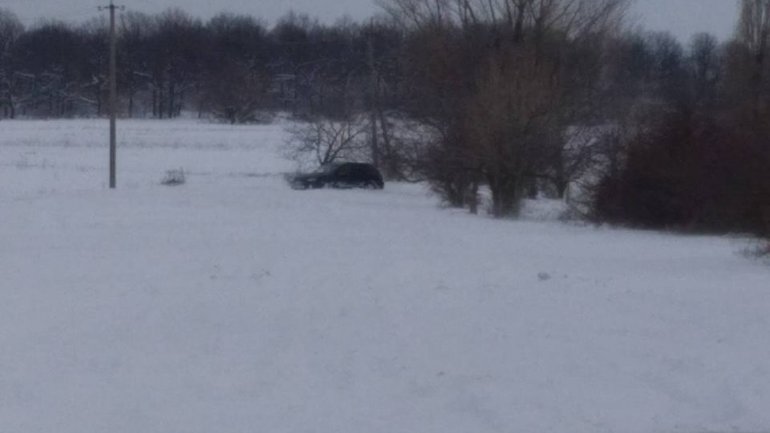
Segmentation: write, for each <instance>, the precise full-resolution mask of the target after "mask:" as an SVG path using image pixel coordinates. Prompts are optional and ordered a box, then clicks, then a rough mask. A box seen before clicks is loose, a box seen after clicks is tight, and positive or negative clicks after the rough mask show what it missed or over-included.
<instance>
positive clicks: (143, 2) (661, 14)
mask: <svg viewBox="0 0 770 433" xmlns="http://www.w3.org/2000/svg"><path fill="white" fill-rule="evenodd" d="M108 1H109V0H102V1H99V0H0V7H4V8H7V9H10V10H12V11H14V12H15V13H16V14H17V15H19V17H20V18H21V19H22V21H23V22H24V23H25V24H28V25H29V24H33V23H34V22H35V21H36V20H37V19H38V18H40V17H47V18H51V17H59V18H61V19H63V20H65V21H82V20H85V19H88V18H90V17H92V16H95V15H97V11H96V8H97V6H99V5H100V4H102V3H106V2H108ZM115 1H116V4H124V5H126V7H128V8H130V9H132V10H137V11H141V12H147V13H156V12H160V11H162V10H164V9H166V8H168V7H179V8H182V9H184V10H185V11H187V12H189V13H190V14H192V15H194V16H197V17H201V18H208V17H210V16H212V15H214V14H216V13H217V12H220V11H223V10H225V11H229V12H236V13H245V14H250V15H254V16H257V17H262V18H264V19H265V20H266V21H267V22H273V21H275V19H276V18H278V17H280V16H281V15H283V14H284V13H286V11H288V10H290V9H294V10H295V11H297V12H304V13H308V14H309V15H311V16H316V17H318V18H320V19H321V20H322V21H324V22H333V21H334V20H335V19H337V18H339V17H342V16H344V15H348V16H350V17H352V18H354V19H362V18H366V17H368V16H370V15H372V14H373V13H375V12H377V11H378V9H377V7H376V6H375V5H374V1H373V0H115ZM736 4H737V0H636V4H635V5H634V7H633V9H632V11H631V16H632V18H634V20H635V21H636V22H638V23H639V24H641V25H643V26H644V27H645V28H647V29H649V30H667V31H670V32H671V33H673V34H674V35H675V36H677V37H678V38H679V39H681V40H682V41H685V42H686V41H688V40H689V38H690V36H691V35H692V34H694V33H697V32H702V31H707V32H710V33H713V34H715V35H716V36H717V37H719V39H720V40H724V39H726V38H728V37H729V36H731V35H732V31H733V28H734V25H735V20H736V16H737V7H736Z"/></svg>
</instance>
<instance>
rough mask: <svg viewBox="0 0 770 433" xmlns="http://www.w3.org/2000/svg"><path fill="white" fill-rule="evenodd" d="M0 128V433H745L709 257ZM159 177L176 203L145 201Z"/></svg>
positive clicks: (746, 300)
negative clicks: (111, 174)
mask: <svg viewBox="0 0 770 433" xmlns="http://www.w3.org/2000/svg"><path fill="white" fill-rule="evenodd" d="M120 134H121V135H120V136H121V148H120V151H119V171H118V183H119V189H118V190H116V191H109V190H107V189H106V188H105V185H106V181H107V172H106V162H107V152H106V148H105V146H104V145H103V144H102V143H103V141H104V140H105V138H106V136H107V132H106V122H96V121H68V122H59V121H52V122H22V121H18V122H16V121H14V122H10V121H0V432H3V433H29V432H45V433H49V432H51V433H52V432H55V433H96V432H98V433H212V432H217V433H236V432H238V433H241V432H271V433H283V432H285V433H289V432H291V433H294V432H297V433H299V432H303V433H304V432H318V433H471V432H472V433H478V432H516V433H518V432H522V433H523V432H531V433H545V432H554V433H582V432H585V433H589V432H591V433H593V432H618V433H658V432H660V433H669V432H682V433H703V432H708V433H716V432H750V433H760V432H768V431H770V410H768V408H770V344H768V343H767V341H768V340H767V336H768V335H770V314H768V313H770V268H768V267H767V266H765V265H763V264H762V263H759V262H757V261H753V260H750V259H747V258H745V257H742V256H741V255H740V254H739V253H738V252H739V251H740V250H741V249H742V248H743V247H744V244H743V242H742V241H739V240H736V239H730V238H715V237H683V236H671V235H665V234H655V233H645V232H634V231H625V230H612V229H606V228H581V227H575V226H568V225H561V224H558V223H554V222H532V221H529V222H512V221H494V220H491V219H487V218H483V217H472V216H469V215H466V214H464V213H459V212H453V211H449V210H445V209H440V208H438V207H437V206H436V200H435V199H434V198H432V197H430V196H428V195H427V194H426V193H425V191H424V189H423V188H422V187H421V186H419V185H417V186H415V185H398V184H389V185H387V186H386V189H385V190H384V191H375V192H372V191H334V190H321V191H301V192H300V191H292V190H290V189H289V188H288V187H287V186H286V184H285V183H284V182H283V180H282V179H281V177H280V173H281V172H284V171H287V170H290V169H291V164H290V163H288V162H287V161H285V160H283V159H282V157H281V152H280V150H279V148H280V145H281V143H282V141H283V136H282V132H281V126H280V125H276V126H252V127H230V126H221V125H205V124H198V123H196V122H193V121H180V122H173V123H160V122H148V121H143V122H139V121H137V122H122V123H121V131H120ZM179 167H183V168H184V169H185V170H186V171H187V173H188V181H187V184H186V185H183V186H179V187H164V186H161V185H159V181H160V179H162V177H163V175H164V173H165V170H168V169H174V168H179Z"/></svg>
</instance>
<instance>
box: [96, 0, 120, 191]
mask: <svg viewBox="0 0 770 433" xmlns="http://www.w3.org/2000/svg"><path fill="white" fill-rule="evenodd" d="M105 9H107V10H109V11H110V78H109V81H110V189H115V185H116V175H115V170H116V166H117V163H116V161H117V132H116V125H115V124H116V120H115V119H116V117H117V111H118V101H117V99H118V84H117V53H116V51H117V47H116V46H117V43H116V42H117V41H116V37H115V10H116V9H120V10H124V9H125V6H115V5H114V4H113V3H112V0H110V5H109V6H100V7H99V10H100V11H102V10H105Z"/></svg>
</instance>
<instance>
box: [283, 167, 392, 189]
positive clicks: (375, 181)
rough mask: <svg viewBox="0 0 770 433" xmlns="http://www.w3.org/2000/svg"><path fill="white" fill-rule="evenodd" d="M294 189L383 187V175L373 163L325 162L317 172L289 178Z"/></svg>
mask: <svg viewBox="0 0 770 433" xmlns="http://www.w3.org/2000/svg"><path fill="white" fill-rule="evenodd" d="M289 182H290V184H291V187H292V188H294V189H308V188H324V187H331V188H368V189H382V188H383V187H384V186H385V183H384V182H383V181H382V175H381V174H380V172H379V170H377V168H376V167H375V166H373V165H372V164H366V163H361V162H343V163H333V164H325V165H323V166H321V168H320V169H318V170H317V171H315V172H312V173H304V174H298V175H296V176H294V177H292V178H291V179H290V180H289Z"/></svg>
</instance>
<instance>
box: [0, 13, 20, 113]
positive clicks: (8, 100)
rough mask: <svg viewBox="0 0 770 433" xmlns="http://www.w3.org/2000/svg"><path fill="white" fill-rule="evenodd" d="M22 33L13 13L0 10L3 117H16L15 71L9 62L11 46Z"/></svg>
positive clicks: (0, 99)
mask: <svg viewBox="0 0 770 433" xmlns="http://www.w3.org/2000/svg"><path fill="white" fill-rule="evenodd" d="M23 32H24V26H23V25H22V24H21V22H20V21H19V19H18V18H17V17H16V15H15V14H13V12H11V11H8V10H5V9H2V8H0V107H2V109H3V115H4V116H6V117H10V118H14V117H15V116H16V102H15V95H14V93H15V92H14V90H15V81H16V71H15V70H14V67H13V64H12V62H11V55H12V49H13V45H14V44H15V43H16V41H17V40H18V38H19V36H21V34H22V33H23Z"/></svg>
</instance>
